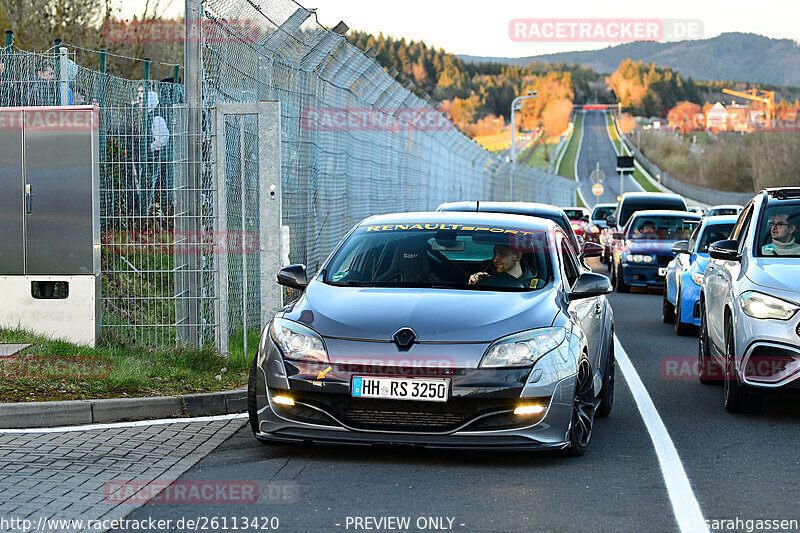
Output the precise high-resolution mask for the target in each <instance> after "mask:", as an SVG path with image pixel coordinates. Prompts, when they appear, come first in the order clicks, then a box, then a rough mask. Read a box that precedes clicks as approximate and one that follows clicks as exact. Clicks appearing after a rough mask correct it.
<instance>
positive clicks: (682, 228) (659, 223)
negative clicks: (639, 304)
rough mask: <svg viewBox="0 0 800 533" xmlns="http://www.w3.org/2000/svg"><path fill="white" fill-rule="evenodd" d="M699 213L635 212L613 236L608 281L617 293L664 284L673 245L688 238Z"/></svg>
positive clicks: (672, 253)
mask: <svg viewBox="0 0 800 533" xmlns="http://www.w3.org/2000/svg"><path fill="white" fill-rule="evenodd" d="M700 218H701V217H700V215H698V214H695V213H689V212H688V211H683V212H681V211H636V212H635V213H633V215H632V216H631V217H630V218H629V219H628V223H627V224H626V225H625V228H624V230H623V231H622V232H619V233H616V234H615V235H614V252H613V254H612V261H611V280H612V283H613V284H614V286H615V287H616V288H617V291H618V292H629V291H630V289H631V287H663V286H664V281H665V279H666V276H667V266H668V265H669V263H670V262H671V261H672V260H673V259H675V252H674V251H672V246H673V245H674V244H675V243H676V242H678V241H683V240H686V239H688V238H689V235H691V233H692V231H694V229H695V227H696V226H697V224H698V223H699V222H700Z"/></svg>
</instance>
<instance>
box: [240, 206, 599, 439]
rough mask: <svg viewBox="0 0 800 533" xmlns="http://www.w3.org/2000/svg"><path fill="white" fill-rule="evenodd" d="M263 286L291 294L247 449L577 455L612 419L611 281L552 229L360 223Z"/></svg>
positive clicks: (268, 347)
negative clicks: (338, 447) (365, 447)
mask: <svg viewBox="0 0 800 533" xmlns="http://www.w3.org/2000/svg"><path fill="white" fill-rule="evenodd" d="M508 252H510V253H511V255H508ZM509 258H512V259H511V260H509ZM509 261H510V262H509ZM523 279H524V280H525V282H524V283H523V281H522V280H523ZM476 280H477V281H476ZM278 281H279V283H281V284H283V285H285V286H290V287H293V288H298V289H304V294H303V295H302V296H301V297H300V298H299V299H298V300H297V301H295V302H294V303H292V304H290V305H288V306H287V307H285V308H283V309H282V310H280V311H279V312H278V313H277V314H276V315H275V317H274V318H273V320H272V321H271V322H270V324H269V325H268V326H267V328H265V330H264V332H263V334H262V337H261V343H260V345H259V350H258V356H257V358H256V360H255V361H254V363H253V368H252V371H251V375H250V383H249V387H248V408H249V415H250V423H251V427H252V429H253V432H254V434H255V436H256V438H257V439H258V440H259V441H262V442H285V443H291V442H304V441H310V442H320V443H343V444H344V443H347V444H392V443H394V444H408V445H415V446H426V447H449V448H510V449H516V448H531V449H562V450H565V452H566V453H568V454H571V455H581V454H582V453H583V452H584V451H585V449H586V447H587V446H588V444H589V439H590V437H591V434H592V430H593V423H594V417H595V414H597V416H607V415H608V414H609V413H610V411H611V406H612V403H613V391H614V369H615V362H614V348H613V347H614V343H613V315H612V311H611V307H610V305H609V303H608V301H607V300H606V297H605V294H607V293H608V292H609V291H610V290H611V289H610V284H609V282H608V279H607V278H605V277H604V276H601V275H599V274H594V273H591V272H588V271H586V270H584V269H583V268H582V267H581V263H580V261H579V259H578V257H576V256H575V254H574V252H573V250H572V246H571V244H570V243H569V242H568V237H567V236H566V234H565V233H564V232H563V231H562V230H561V229H560V227H558V226H557V225H556V224H555V223H553V222H551V221H546V220H542V219H538V218H533V217H523V216H518V215H501V214H490V213H463V212H439V213H430V212H428V213H402V214H394V215H381V216H376V217H370V218H368V219H366V220H364V221H362V222H361V223H359V224H358V225H356V226H355V227H354V228H353V229H352V230H351V231H350V232H349V233H348V234H347V236H346V237H345V238H344V240H343V241H342V242H341V243H340V245H339V246H338V247H337V249H336V250H335V251H334V252H333V253H332V255H331V256H330V257H329V258H328V259H327V260H326V262H325V264H324V265H323V268H322V270H321V271H320V272H319V273H317V274H315V275H314V276H312V277H311V279H310V280H309V279H307V277H306V272H305V267H304V266H302V265H293V266H289V267H286V268H284V269H282V270H281V272H280V273H279V275H278Z"/></svg>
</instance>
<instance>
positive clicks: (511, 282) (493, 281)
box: [475, 272, 525, 289]
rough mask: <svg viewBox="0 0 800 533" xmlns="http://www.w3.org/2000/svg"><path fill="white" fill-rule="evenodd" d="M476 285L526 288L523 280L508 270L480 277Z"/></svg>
mask: <svg viewBox="0 0 800 533" xmlns="http://www.w3.org/2000/svg"><path fill="white" fill-rule="evenodd" d="M475 285H476V286H481V287H503V288H511V289H524V288H525V286H524V285H523V284H522V282H521V281H520V280H519V279H517V278H515V277H514V276H512V275H511V274H509V273H508V272H500V273H499V274H495V275H493V276H489V277H488V278H482V279H479V280H478V282H477V283H475Z"/></svg>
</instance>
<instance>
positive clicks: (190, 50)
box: [181, 0, 219, 345]
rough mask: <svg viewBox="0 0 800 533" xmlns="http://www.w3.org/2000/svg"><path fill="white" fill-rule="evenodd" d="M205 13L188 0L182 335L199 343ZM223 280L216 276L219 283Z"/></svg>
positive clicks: (197, 1)
mask: <svg viewBox="0 0 800 533" xmlns="http://www.w3.org/2000/svg"><path fill="white" fill-rule="evenodd" d="M202 13H203V6H202V2H201V0H186V24H185V26H186V27H185V30H184V31H185V43H186V44H185V48H184V65H185V69H186V74H185V84H186V104H187V109H186V114H187V131H186V133H187V139H188V146H187V159H188V160H187V163H186V170H187V175H186V177H187V180H186V188H185V189H184V191H183V193H184V194H182V195H181V196H184V198H183V200H184V204H185V205H183V206H181V208H182V209H184V210H185V213H186V217H187V226H188V227H187V231H186V238H187V243H186V244H187V252H188V253H187V254H186V255H185V257H184V260H185V265H186V270H185V272H186V279H185V284H184V290H185V291H186V326H185V327H184V328H182V330H183V331H182V335H181V337H182V339H183V341H184V342H186V343H187V344H190V345H197V344H198V343H199V340H200V331H199V330H200V321H201V319H200V302H199V298H200V286H201V283H202V277H201V275H200V273H201V267H202V264H201V260H200V256H201V244H202V243H201V240H200V229H201V225H200V217H201V216H202V212H201V206H202V198H201V186H202V168H201V158H202V156H203V149H202V136H201V135H202V124H201V122H202V112H203V110H202V105H203V98H202V68H203V66H202V53H201V48H200V39H201V38H202V25H201V20H202ZM218 282H219V280H215V283H218Z"/></svg>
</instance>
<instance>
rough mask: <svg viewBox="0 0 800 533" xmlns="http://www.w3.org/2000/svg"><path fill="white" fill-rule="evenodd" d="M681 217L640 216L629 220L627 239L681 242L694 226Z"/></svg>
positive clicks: (687, 236) (686, 237)
mask: <svg viewBox="0 0 800 533" xmlns="http://www.w3.org/2000/svg"><path fill="white" fill-rule="evenodd" d="M694 221H695V220H691V219H690V220H689V223H688V224H687V223H686V222H687V220H686V219H684V218H683V217H670V216H663V215H660V216H659V215H652V216H651V215H641V216H637V217H636V218H634V219H633V220H631V225H630V228H628V238H629V239H633V240H643V239H653V240H668V241H681V240H686V239H688V238H689V235H691V231H692V229H694V225H693V224H691V222H694Z"/></svg>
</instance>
